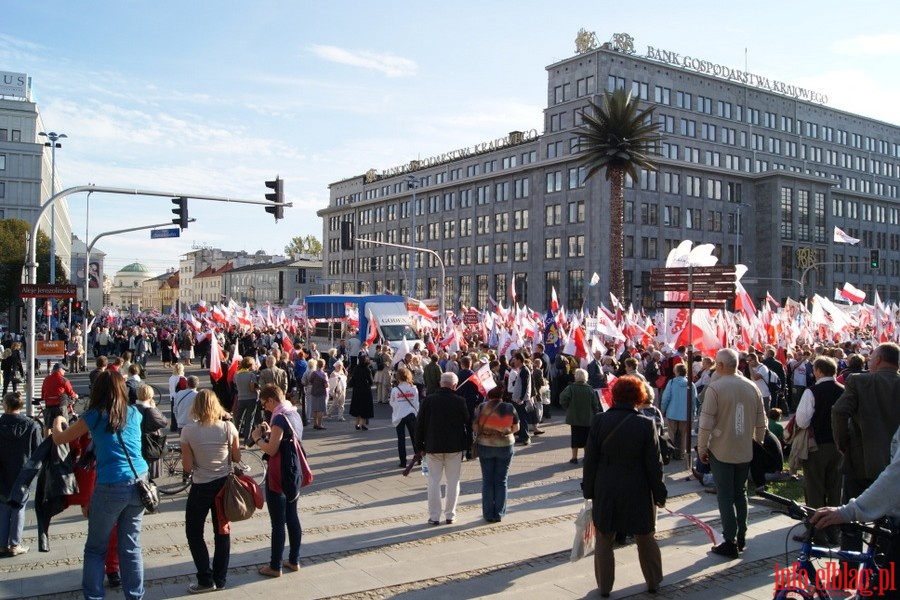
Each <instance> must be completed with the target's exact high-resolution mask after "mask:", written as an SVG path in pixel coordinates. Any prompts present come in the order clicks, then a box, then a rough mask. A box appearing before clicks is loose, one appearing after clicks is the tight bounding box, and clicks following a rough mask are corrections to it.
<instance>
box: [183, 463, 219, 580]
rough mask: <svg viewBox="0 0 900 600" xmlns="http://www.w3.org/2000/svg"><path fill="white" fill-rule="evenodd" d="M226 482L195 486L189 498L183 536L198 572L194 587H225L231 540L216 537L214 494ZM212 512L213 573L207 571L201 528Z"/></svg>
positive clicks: (208, 569)
mask: <svg viewBox="0 0 900 600" xmlns="http://www.w3.org/2000/svg"><path fill="white" fill-rule="evenodd" d="M226 479H227V478H225V477H222V478H221V479H216V480H215V481H210V482H208V483H195V484H193V485H192V486H191V491H190V493H189V494H188V499H187V505H186V507H185V516H184V533H185V535H186V536H187V542H188V547H189V548H190V550H191V558H193V559H194V566H195V567H196V568H197V583H198V584H200V585H202V586H203V587H209V586H210V585H213V584H215V585H216V587H217V588H223V587H225V579H226V576H227V575H228V560H229V559H230V558H231V536H230V535H229V534H227V533H226V534H219V533H218V530H219V528H218V525H217V523H218V514H217V511H216V494H218V493H219V490H220V489H222V486H223V485H225V481H226ZM209 511H212V523H213V541H214V547H215V552H214V554H213V562H212V569H210V567H209V549H208V548H207V547H206V542H205V541H204V540H203V525H204V524H205V523H206V515H207V514H209Z"/></svg>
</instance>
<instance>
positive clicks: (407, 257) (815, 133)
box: [318, 31, 900, 309]
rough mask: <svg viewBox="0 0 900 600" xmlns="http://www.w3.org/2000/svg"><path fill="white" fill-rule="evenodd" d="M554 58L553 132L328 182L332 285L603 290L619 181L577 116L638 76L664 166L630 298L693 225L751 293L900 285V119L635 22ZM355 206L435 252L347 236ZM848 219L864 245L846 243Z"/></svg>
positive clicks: (348, 288) (635, 240) (373, 231)
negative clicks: (679, 45)
mask: <svg viewBox="0 0 900 600" xmlns="http://www.w3.org/2000/svg"><path fill="white" fill-rule="evenodd" d="M546 70H547V76H548V82H547V106H546V108H545V110H544V126H543V131H542V132H536V131H525V132H513V133H511V134H509V135H508V136H506V137H504V138H501V139H498V140H494V141H489V142H484V143H479V144H477V145H474V146H471V147H468V148H465V149H462V150H455V151H452V152H448V153H447V154H444V155H440V156H435V157H432V158H428V159H425V160H419V161H411V162H410V163H409V164H405V165H402V166H398V167H394V168H385V169H382V170H375V169H370V170H369V171H368V172H366V173H363V174H361V175H358V176H354V177H349V178H347V179H344V180H341V181H338V182H335V183H333V184H331V186H330V200H329V206H328V207H327V208H325V209H322V210H320V211H319V213H318V214H319V215H320V216H321V217H322V218H323V221H324V227H323V228H324V231H323V240H324V248H325V259H324V272H325V273H324V278H325V280H326V282H327V283H329V284H330V286H331V290H332V291H334V292H338V291H340V292H369V291H373V292H376V293H380V292H384V291H393V292H398V293H403V294H409V295H414V296H416V297H419V298H426V297H428V298H432V297H437V296H438V295H439V294H441V293H443V294H444V295H445V301H446V305H447V307H454V306H458V304H457V303H458V302H459V303H462V304H463V305H466V306H475V307H478V308H483V307H485V306H487V305H488V298H489V297H493V298H496V299H499V300H501V301H503V302H504V303H506V302H508V297H509V289H510V287H511V285H512V286H514V287H515V290H516V295H517V299H518V301H519V302H520V303H521V302H526V303H527V304H528V305H529V306H532V307H534V308H537V309H543V308H545V307H546V306H548V304H549V299H550V293H551V288H555V289H556V290H557V291H558V294H559V299H560V301H561V303H563V304H565V305H566V306H568V307H570V308H580V307H581V306H582V305H583V304H584V303H585V302H587V304H588V306H591V307H593V306H596V305H597V303H599V302H601V301H603V302H605V303H607V304H608V303H609V295H608V289H609V288H608V285H607V282H608V274H609V263H610V260H609V243H608V240H609V219H608V218H607V215H608V207H609V184H608V182H607V181H606V180H605V178H604V177H603V174H602V173H600V174H598V175H596V176H595V177H592V178H591V179H589V180H587V181H585V178H584V169H583V168H582V167H581V165H580V162H581V157H580V156H579V155H578V153H577V151H578V141H579V136H578V128H579V126H580V124H581V115H582V111H583V110H585V108H586V107H587V106H588V104H587V103H588V100H594V101H599V100H600V96H601V95H602V94H603V93H605V92H606V91H608V90H613V89H616V88H625V89H626V90H629V91H631V92H632V94H633V95H634V96H635V97H637V98H639V99H640V100H641V103H642V105H644V106H650V105H652V106H654V114H653V119H654V121H655V122H657V123H658V125H659V130H660V135H661V141H660V145H659V151H660V156H659V157H658V158H657V160H656V163H657V166H658V170H657V171H642V172H641V173H640V176H639V178H638V180H636V181H632V180H631V179H630V178H629V179H627V180H626V190H625V202H626V206H625V226H624V235H625V239H624V254H625V262H624V270H625V296H626V297H625V298H624V300H625V301H626V302H628V301H633V302H635V303H636V304H638V303H640V304H642V305H644V306H647V307H650V306H652V305H653V301H654V300H655V299H661V298H660V297H659V296H658V295H657V296H656V297H654V294H653V293H652V292H651V291H650V289H649V288H650V285H649V284H650V271H651V269H653V268H657V267H662V266H664V263H665V259H666V256H667V254H668V252H669V250H670V249H672V248H673V247H674V246H676V245H678V244H679V243H680V242H681V241H682V240H691V241H692V242H694V243H695V244H701V243H705V244H713V245H714V246H715V252H714V253H715V255H716V256H718V258H719V263H720V264H735V263H742V264H744V265H746V266H747V267H748V271H747V274H746V275H745V276H744V279H743V283H744V285H745V287H746V288H747V289H748V291H749V292H750V294H751V296H753V297H755V298H762V297H764V296H765V293H766V291H767V290H768V291H770V292H771V294H772V296H774V297H776V298H783V297H786V296H790V297H793V298H795V299H796V298H798V297H800V296H801V295H804V294H805V295H812V294H813V293H819V294H822V295H826V296H829V297H830V296H832V295H833V293H834V288H840V287H842V286H843V284H844V283H845V282H849V283H851V284H853V285H854V286H856V287H857V288H860V289H862V290H864V291H866V292H867V293H868V294H869V296H868V297H869V298H871V297H872V292H874V291H875V290H876V289H877V291H878V293H879V295H880V296H881V298H882V299H893V300H900V288H898V282H900V279H898V275H900V228H898V227H897V225H898V220H900V202H898V185H900V128H898V127H897V126H894V125H890V124H888V123H883V122H880V121H877V120H873V119H869V118H866V117H863V116H860V115H855V114H851V113H848V112H844V111H840V110H835V109H832V108H829V107H828V104H827V97H825V96H824V95H822V94H821V93H818V92H816V91H813V90H806V89H802V88H798V87H796V86H792V85H790V84H788V83H783V82H778V81H773V80H771V79H769V78H766V77H764V76H762V75H758V74H754V73H747V72H745V71H741V70H736V69H731V68H729V67H727V66H724V65H721V64H718V63H716V62H715V61H714V60H713V61H709V60H704V59H698V58H692V57H685V56H682V55H679V54H677V53H676V52H674V51H670V50H661V49H658V48H654V47H647V50H646V52H645V53H644V54H642V55H641V54H639V53H638V52H636V51H635V46H634V40H633V39H632V38H631V37H630V36H628V35H626V34H616V35H614V36H613V39H612V41H611V42H609V43H606V44H603V45H602V46H601V45H598V44H597V43H596V42H595V41H594V37H593V35H592V34H589V33H586V32H584V31H582V32H580V33H579V36H578V41H577V44H576V53H575V55H574V56H572V57H571V58H568V59H566V60H562V61H560V62H557V63H555V64H552V65H550V66H548V67H547V68H546ZM413 152H414V149H410V153H411V154H412V153H413ZM343 221H351V222H352V223H353V226H354V236H355V237H358V238H366V239H371V240H374V241H376V242H384V243H387V244H400V245H406V246H415V247H417V248H423V249H425V251H414V252H409V251H407V250H402V249H397V248H395V247H390V246H382V245H372V244H364V243H359V242H357V243H356V244H355V245H354V248H353V249H352V250H342V249H341V241H340V237H341V227H342V226H341V223H342V222H343ZM835 227H838V228H840V229H841V230H842V231H844V232H845V233H846V234H847V235H849V236H851V237H853V238H859V239H860V240H861V241H860V243H859V244H856V245H850V244H846V243H836V242H834V237H833V235H834V228H835ZM872 250H877V251H878V256H877V257H876V256H873V255H872V254H871V251H872ZM438 258H440V259H442V261H443V265H444V278H445V279H444V280H443V282H442V281H441V276H442V275H441V268H440V261H439V260H438ZM875 258H877V261H876V262H877V263H878V264H877V267H876V268H872V261H871V259H875ZM595 272H596V273H598V274H599V276H600V282H599V284H598V285H595V286H589V285H588V282H589V280H590V279H591V276H592V274H593V273H595Z"/></svg>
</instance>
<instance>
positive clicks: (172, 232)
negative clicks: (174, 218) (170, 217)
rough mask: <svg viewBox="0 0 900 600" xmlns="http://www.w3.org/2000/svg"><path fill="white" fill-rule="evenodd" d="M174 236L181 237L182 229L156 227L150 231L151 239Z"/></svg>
mask: <svg viewBox="0 0 900 600" xmlns="http://www.w3.org/2000/svg"><path fill="white" fill-rule="evenodd" d="M173 237H181V229H180V228H178V227H174V228H172V229H154V230H152V231H151V232H150V239H151V240H158V239H161V238H173Z"/></svg>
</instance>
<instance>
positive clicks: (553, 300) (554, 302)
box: [550, 286, 559, 312]
mask: <svg viewBox="0 0 900 600" xmlns="http://www.w3.org/2000/svg"><path fill="white" fill-rule="evenodd" d="M550 310H552V311H553V312H556V311H558V310H559V298H557V297H556V287H555V286H551V287H550Z"/></svg>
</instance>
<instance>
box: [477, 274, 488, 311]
mask: <svg viewBox="0 0 900 600" xmlns="http://www.w3.org/2000/svg"><path fill="white" fill-rule="evenodd" d="M476 286H477V289H476V291H475V293H476V302H477V305H478V306H481V307H484V306H487V305H488V297H489V296H490V294H491V290H490V289H489V288H488V276H487V275H478V276H477V279H476Z"/></svg>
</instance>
